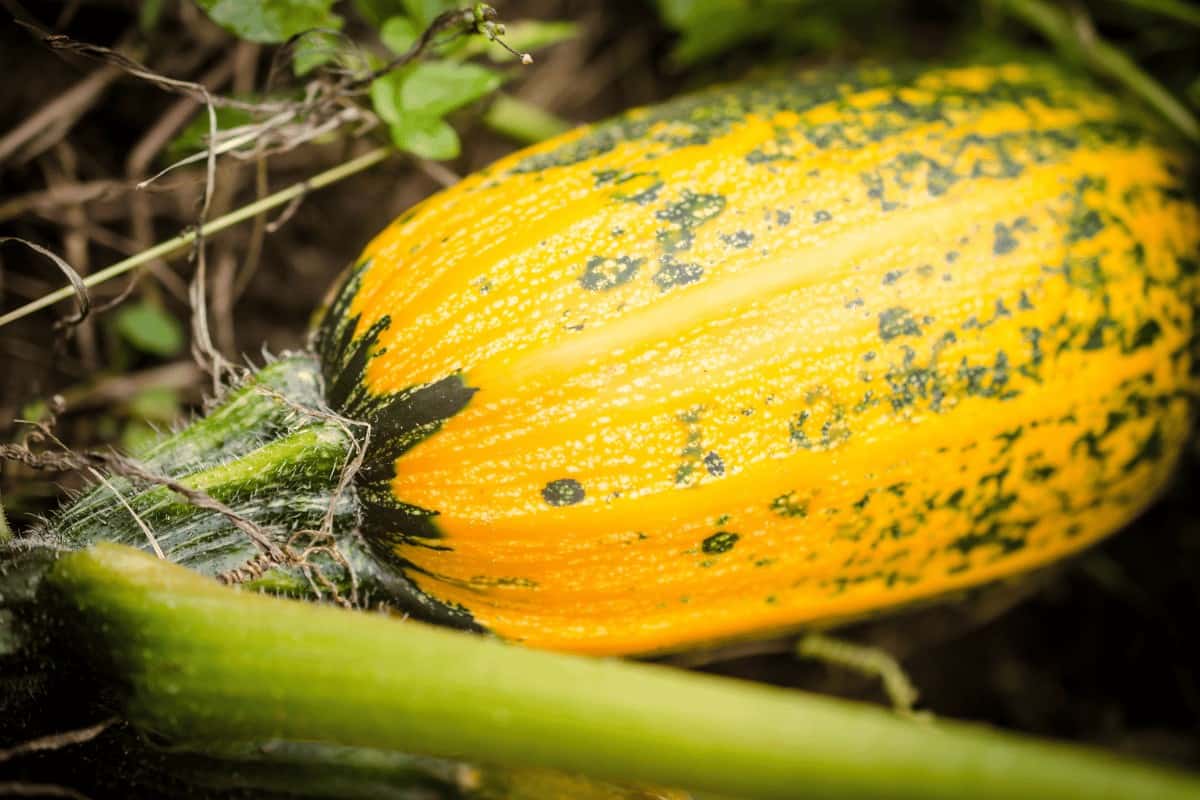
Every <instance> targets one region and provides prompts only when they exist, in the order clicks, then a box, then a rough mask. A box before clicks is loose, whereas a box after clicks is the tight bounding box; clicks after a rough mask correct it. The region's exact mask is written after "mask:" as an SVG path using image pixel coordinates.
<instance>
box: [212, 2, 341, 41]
mask: <svg viewBox="0 0 1200 800" xmlns="http://www.w3.org/2000/svg"><path fill="white" fill-rule="evenodd" d="M334 1H335V0H196V4H197V5H199V6H200V7H201V8H202V9H204V11H205V12H206V13H207V14H208V15H209V16H210V17H212V19H213V21H214V22H216V23H217V24H218V25H220V26H221V27H222V28H224V29H225V30H227V31H229V32H230V33H232V34H234V35H235V36H237V37H239V38H241V39H247V40H249V41H252V42H263V43H273V42H283V41H286V40H287V39H289V38H290V37H292V36H294V35H296V34H297V33H300V32H301V31H306V30H309V29H311V28H335V29H336V28H340V27H341V18H340V17H338V16H337V15H336V14H334V13H333V12H332V11H331V10H330V9H331V8H332V7H333V4H334Z"/></svg>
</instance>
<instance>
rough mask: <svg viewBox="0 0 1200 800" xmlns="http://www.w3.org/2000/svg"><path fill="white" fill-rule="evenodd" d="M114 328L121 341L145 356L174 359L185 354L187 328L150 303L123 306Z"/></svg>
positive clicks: (118, 312) (117, 315) (118, 313)
mask: <svg viewBox="0 0 1200 800" xmlns="http://www.w3.org/2000/svg"><path fill="white" fill-rule="evenodd" d="M114 324H115V325H116V329H117V332H118V333H119V334H120V335H121V338H123V339H124V340H125V341H127V342H129V344H131V345H133V346H134V347H136V348H137V349H138V350H141V351H142V352H143V353H149V354H151V355H155V356H162V357H164V358H170V357H171V356H175V355H178V354H179V352H180V351H181V350H183V344H184V338H183V326H182V325H181V324H180V322H179V320H177V319H175V317H173V316H171V315H170V314H168V313H167V312H166V311H164V310H163V309H161V308H159V307H158V306H155V305H151V304H150V303H146V302H142V303H134V304H131V305H125V306H122V307H121V309H120V310H119V311H117V313H116V317H115V320H114Z"/></svg>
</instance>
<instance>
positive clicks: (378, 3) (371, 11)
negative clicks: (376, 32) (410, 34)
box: [354, 0, 404, 28]
mask: <svg viewBox="0 0 1200 800" xmlns="http://www.w3.org/2000/svg"><path fill="white" fill-rule="evenodd" d="M354 8H355V9H357V11H358V14H359V16H361V17H362V18H363V19H365V20H366V21H367V22H368V23H370V25H371V27H372V28H378V27H379V26H380V25H382V24H383V21H384V20H386V19H387V18H388V17H394V16H396V15H397V14H403V13H404V4H403V3H402V2H400V0H354Z"/></svg>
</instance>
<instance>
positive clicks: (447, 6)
mask: <svg viewBox="0 0 1200 800" xmlns="http://www.w3.org/2000/svg"><path fill="white" fill-rule="evenodd" d="M466 5H470V3H466V2H455V0H404V10H405V11H407V12H408V15H409V16H410V17H412V18H413V22H415V23H417V26H418V27H419V28H420V29H421V30H425V29H426V28H428V27H429V23H431V22H433V20H434V18H436V17H437V15H438V14H441V13H442V12H444V11H450V10H452V9H455V8H458V7H459V6H466Z"/></svg>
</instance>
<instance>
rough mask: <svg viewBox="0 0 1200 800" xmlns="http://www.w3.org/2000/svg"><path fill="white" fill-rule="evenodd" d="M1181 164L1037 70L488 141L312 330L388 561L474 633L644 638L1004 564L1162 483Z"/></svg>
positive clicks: (1062, 540) (1182, 327)
mask: <svg viewBox="0 0 1200 800" xmlns="http://www.w3.org/2000/svg"><path fill="white" fill-rule="evenodd" d="M1188 169H1189V165H1188V164H1187V162H1186V158H1185V157H1184V155H1183V154H1182V152H1176V151H1173V150H1172V149H1171V148H1170V147H1168V146H1165V145H1163V144H1162V143H1160V141H1159V140H1158V139H1156V138H1155V136H1154V134H1153V133H1151V132H1150V131H1149V129H1148V128H1147V126H1146V125H1145V124H1144V123H1143V122H1141V121H1138V120H1132V119H1130V117H1129V116H1128V115H1127V112H1126V111H1125V110H1123V109H1122V107H1121V104H1120V103H1119V102H1118V101H1117V100H1115V99H1112V98H1109V97H1107V96H1105V95H1103V94H1100V93H1098V92H1097V91H1096V90H1095V88H1094V87H1092V86H1091V85H1090V84H1088V83H1086V82H1082V81H1080V80H1078V79H1075V78H1072V77H1069V76H1067V75H1065V74H1063V73H1061V72H1059V71H1057V70H1055V69H1053V68H1051V67H1048V66H1039V65H1029V64H1010V65H1001V66H987V67H962V68H946V69H933V70H927V69H918V68H910V69H900V70H889V69H885V68H880V67H866V68H861V69H854V70H845V71H841V72H810V73H799V74H794V75H788V76H784V77H781V78H775V79H770V80H766V81H763V82H759V83H748V84H740V85H733V86H729V87H720V88H717V89H715V90H710V91H708V92H705V93H701V94H698V95H695V96H691V97H685V98H681V99H679V100H676V101H673V102H671V103H667V104H664V105H662V106H658V107H655V108H651V109H640V110H635V111H632V112H629V113H628V114H626V115H625V116H623V117H620V118H617V119H616V120H613V121H610V122H607V123H601V124H600V125H598V126H593V127H590V128H583V129H579V130H576V131H573V132H571V133H568V134H566V135H565V136H563V137H559V138H558V139H555V140H552V141H549V142H546V143H543V144H542V145H538V146H536V147H534V148H531V149H529V150H526V151H523V152H521V153H517V154H515V155H513V156H510V157H508V158H506V159H503V160H501V161H499V162H497V163H496V164H495V165H493V166H492V167H491V168H489V169H487V170H485V171H484V172H481V173H478V174H476V175H473V176H470V177H468V178H466V179H464V180H463V181H462V182H461V183H460V184H458V185H457V186H455V187H453V188H451V189H450V190H448V191H445V192H442V193H440V194H438V195H435V196H434V197H432V198H430V199H428V200H427V201H425V202H424V203H422V204H421V205H419V206H418V207H416V208H414V209H413V210H412V211H410V212H409V213H407V214H405V215H404V216H402V217H401V218H400V219H399V220H397V221H396V222H395V223H393V225H392V226H390V227H389V228H388V229H386V230H385V231H384V232H383V233H381V234H380V235H379V237H377V238H376V239H375V240H374V241H373V242H372V243H371V244H370V245H369V246H368V247H367V249H366V251H365V252H364V254H363V256H362V258H361V259H360V261H359V264H358V266H357V267H356V268H355V269H354V270H352V272H351V274H350V275H349V277H348V278H347V280H346V282H345V284H344V285H343V287H342V289H341V290H340V292H339V293H338V294H337V296H336V298H335V300H334V302H333V305H332V307H331V308H330V309H329V311H328V312H327V313H326V314H325V317H324V320H323V322H322V324H321V328H320V330H319V331H318V343H319V348H320V352H321V355H322V360H323V368H324V372H325V377H326V383H327V391H326V399H327V401H328V402H329V403H330V405H331V406H332V407H333V408H334V409H335V410H338V411H339V412H341V413H344V414H346V415H348V416H351V417H354V418H356V419H365V420H367V421H370V422H371V423H372V424H373V427H374V430H373V434H372V446H371V454H370V456H369V458H368V463H367V466H366V468H365V469H364V470H363V472H362V473H360V475H359V484H358V491H359V496H360V500H361V501H362V502H363V505H364V518H363V530H364V534H365V535H366V538H367V541H368V543H369V544H370V545H371V546H372V547H373V548H374V550H375V552H376V554H377V555H379V556H381V557H382V558H384V559H385V560H387V561H390V563H392V564H393V565H394V566H395V567H396V568H397V569H399V570H400V571H402V572H403V574H404V575H405V577H407V579H408V580H409V581H411V582H412V584H413V586H414V587H415V589H416V591H417V592H418V593H419V594H420V595H421V598H422V600H423V601H430V600H431V601H433V603H434V604H435V605H437V606H440V607H441V608H443V609H444V610H445V611H446V612H447V613H449V614H450V615H451V616H457V617H458V618H459V619H460V620H462V621H465V624H472V625H478V626H481V627H483V628H484V629H486V630H490V631H492V632H494V633H496V634H497V635H499V636H502V637H504V638H507V639H511V640H515V641H520V642H524V643H526V644H528V645H530V646H535V647H543V648H551V649H559V650H571V651H579V652H590V653H597V654H624V653H649V652H660V651H665V650H674V649H680V648H683V647H687V646H692V645H696V644H701V643H708V642H712V641H716V640H723V639H729V638H734V637H745V636H751V635H762V634H764V633H768V632H772V631H778V630H784V629H789V628H794V627H797V626H801V625H827V624H830V623H832V622H835V621H840V620H845V619H850V618H854V617H858V616H862V615H864V614H870V613H875V612H878V611H881V610H886V609H890V608H895V607H898V606H902V605H904V604H908V603H911V602H914V601H917V600H922V599H925V598H930V597H935V596H937V595H941V594H944V593H947V592H951V591H954V590H958V589H962V588H965V587H969V586H973V585H977V584H980V583H983V582H986V581H991V580H995V579H997V578H1001V577H1004V576H1007V575H1012V574H1014V573H1020V572H1023V571H1027V570H1030V569H1033V568H1035V567H1038V566H1040V565H1043V564H1046V563H1048V562H1051V561H1053V560H1055V559H1058V558H1062V557H1064V556H1066V555H1068V554H1070V553H1073V552H1075V551H1077V550H1079V549H1080V548H1082V547H1085V546H1087V545H1088V544H1090V543H1092V542H1095V541H1096V540H1097V539H1099V538H1101V537H1103V536H1105V535H1108V534H1110V533H1112V532H1113V531H1115V530H1117V529H1118V528H1120V527H1121V526H1122V525H1123V524H1125V523H1126V522H1128V521H1129V520H1130V519H1131V518H1132V517H1133V516H1134V515H1136V514H1137V513H1138V512H1139V511H1140V510H1142V509H1143V508H1144V507H1145V506H1146V505H1147V504H1148V503H1149V502H1150V501H1151V500H1152V499H1153V498H1154V496H1155V495H1156V494H1157V493H1158V492H1159V491H1160V490H1161V489H1162V487H1163V486H1164V484H1165V483H1166V481H1167V480H1168V478H1169V475H1170V472H1171V468H1172V465H1173V463H1174V461H1175V460H1176V458H1177V456H1178V454H1179V451H1180V449H1181V447H1182V443H1183V442H1184V440H1185V437H1186V434H1187V430H1188V426H1189V422H1190V417H1191V414H1192V402H1193V398H1194V396H1195V391H1196V388H1197V382H1196V376H1195V375H1194V374H1193V372H1194V371H1195V370H1194V368H1193V355H1194V350H1195V347H1194V341H1193V338H1194V337H1193V325H1194V309H1195V304H1196V299H1197V288H1198V280H1200V278H1198V277H1197V273H1198V272H1200V265H1198V262H1197V247H1198V245H1200V214H1198V212H1197V208H1196V206H1195V204H1194V202H1193V201H1192V199H1191V197H1190V196H1189V191H1190V190H1189V187H1188V183H1187V181H1188V179H1189V173H1188Z"/></svg>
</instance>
